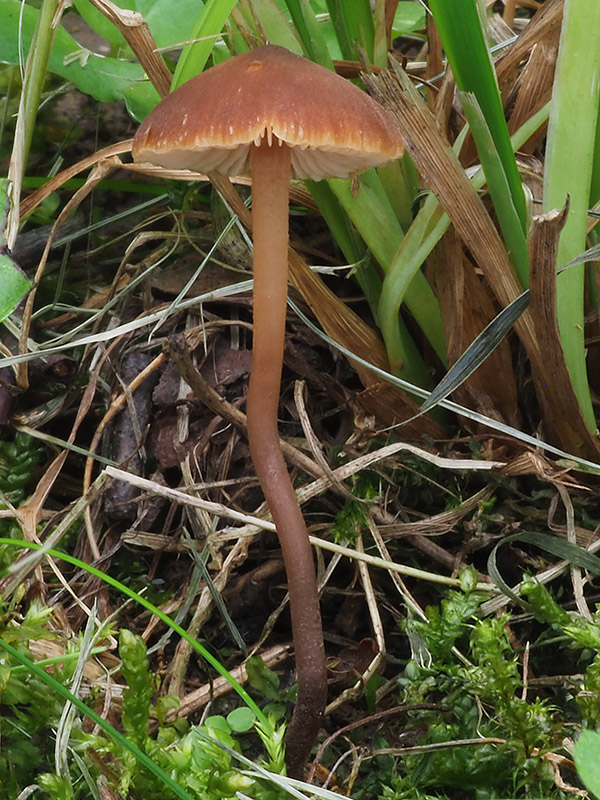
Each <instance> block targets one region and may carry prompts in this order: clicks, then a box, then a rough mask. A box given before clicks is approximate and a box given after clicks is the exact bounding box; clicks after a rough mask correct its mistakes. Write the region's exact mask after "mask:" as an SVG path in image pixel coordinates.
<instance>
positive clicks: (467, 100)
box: [460, 92, 529, 289]
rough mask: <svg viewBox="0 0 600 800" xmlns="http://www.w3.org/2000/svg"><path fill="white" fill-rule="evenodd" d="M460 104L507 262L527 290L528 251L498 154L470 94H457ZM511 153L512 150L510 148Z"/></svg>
mask: <svg viewBox="0 0 600 800" xmlns="http://www.w3.org/2000/svg"><path fill="white" fill-rule="evenodd" d="M460 95H461V100H462V104H463V109H464V112H465V116H466V118H467V122H468V123H469V128H470V129H471V134H472V135H473V139H474V141H475V144H476V146H477V152H478V153H479V158H480V160H481V166H482V168H483V172H484V174H485V178H486V181H487V185H488V191H489V193H490V195H491V198H492V203H493V205H494V210H495V212H496V216H497V217H498V224H499V225H500V230H501V231H502V235H503V238H504V243H505V244H506V247H507V248H508V252H509V254H510V258H511V261H512V263H513V266H514V268H515V272H516V273H517V275H518V277H519V280H520V282H521V286H522V287H523V288H525V289H526V288H527V287H528V286H529V249H528V246H527V237H526V236H525V233H524V231H523V228H522V226H521V221H520V219H519V214H518V212H517V209H516V208H515V204H514V202H513V195H512V193H511V191H510V186H509V184H508V180H507V177H506V172H505V170H504V168H503V166H502V161H501V159H500V154H499V153H498V150H497V149H496V144H495V142H494V138H493V136H492V134H491V131H490V129H489V127H488V124H487V122H486V121H485V117H484V116H483V113H482V111H481V108H480V106H479V103H478V102H477V98H476V97H475V95H474V94H472V93H471V92H461V93H460ZM511 152H512V147H511Z"/></svg>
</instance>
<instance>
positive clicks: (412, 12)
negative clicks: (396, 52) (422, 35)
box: [392, 0, 427, 36]
mask: <svg viewBox="0 0 600 800" xmlns="http://www.w3.org/2000/svg"><path fill="white" fill-rule="evenodd" d="M426 22H427V13H426V11H425V7H424V6H423V5H421V3H414V2H412V0H400V2H399V3H398V8H397V9H396V14H395V16H394V24H393V25H392V33H393V35H394V36H402V35H403V34H405V33H412V32H413V31H419V30H421V28H424V27H425V24H426Z"/></svg>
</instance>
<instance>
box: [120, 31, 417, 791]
mask: <svg viewBox="0 0 600 800" xmlns="http://www.w3.org/2000/svg"><path fill="white" fill-rule="evenodd" d="M132 152H133V157H134V159H135V160H136V161H149V162H151V163H153V164H158V165H160V166H163V167H166V168H169V169H191V170H198V171H201V172H205V173H209V174H210V173H211V172H212V173H215V172H216V173H220V174H223V175H229V176H235V175H243V174H247V173H251V174H252V229H253V241H254V261H253V264H254V323H253V344H252V371H251V375H250V385H249V390H248V399H247V425H248V441H249V444H250V454H251V456H252V461H253V463H254V467H255V469H256V473H257V475H258V479H259V481H260V485H261V487H262V490H263V493H264V495H265V498H266V500H267V503H268V505H269V508H270V511H271V515H272V517H273V521H274V523H275V526H276V528H277V534H278V537H279V542H280V545H281V550H282V554H283V560H284V563H285V569H286V573H287V582H288V588H289V598H290V612H291V618H292V633H293V639H294V648H295V654H296V667H297V676H298V697H297V702H296V706H295V709H294V713H293V716H292V720H291V722H290V725H289V727H288V731H287V735H286V763H287V769H288V774H290V775H292V776H293V777H301V776H302V771H303V766H304V764H305V762H306V759H307V758H308V755H309V753H310V749H311V747H312V745H313V743H314V740H315V738H316V736H317V733H318V730H319V724H320V719H321V716H322V714H323V709H324V707H325V701H326V694H327V670H326V661H325V649H324V645H323V632H322V626H321V615H320V610H319V596H318V587H317V580H316V573H315V567H314V562H313V556H312V550H311V547H310V543H309V540H308V533H307V530H306V525H305V523H304V519H303V517H302V512H301V511H300V507H299V505H298V501H297V499H296V494H295V492H294V488H293V486H292V482H291V480H290V477H289V474H288V471H287V468H286V465H285V461H284V459H283V455H282V453H281V448H280V444H279V433H278V429H277V409H278V402H279V391H280V383H281V370H282V364H283V351H284V339H285V318H286V307H287V303H286V298H287V280H288V278H287V275H288V202H289V199H288V198H289V182H290V178H291V177H292V176H294V177H296V178H300V179H303V178H310V179H312V180H320V179H322V178H333V177H336V178H346V177H349V176H354V175H356V174H357V173H358V172H361V171H363V170H365V169H367V168H369V167H372V166H378V165H380V164H384V163H386V162H387V161H389V160H391V159H394V158H397V157H398V156H400V155H401V154H402V144H401V141H400V138H399V135H398V133H397V131H396V130H395V128H394V124H393V122H392V121H391V119H390V118H389V117H388V115H387V113H386V112H385V111H384V110H383V108H382V107H381V106H380V105H378V104H377V103H376V102H375V101H374V100H372V99H371V98H370V97H369V96H368V95H366V94H365V93H364V92H363V91H361V90H360V89H359V88H357V87H356V86H354V85H353V84H351V83H349V82H348V81H346V80H344V79H343V78H340V77H339V76H338V75H336V74H335V73H333V72H331V71H329V70H327V69H325V68H323V67H320V66H318V65H317V64H314V63H313V62H311V61H308V60H306V59H304V58H302V57H300V56H297V55H294V54H293V53H291V52H289V51H288V50H286V49H284V48H282V47H277V46H273V45H267V46H264V47H259V48H257V49H255V50H251V51H249V52H246V53H243V54H242V55H238V56H234V57H233V58H230V59H229V60H228V61H225V62H223V63H221V64H218V65H217V66H214V67H212V68H210V69H208V70H206V72H203V73H202V74H200V75H198V76H196V77H195V78H192V79H191V80H189V81H188V82H187V83H185V84H184V85H182V86H181V87H180V88H179V89H177V90H176V91H174V92H173V93H172V94H170V95H169V96H168V97H166V98H165V99H164V100H162V101H161V102H160V103H159V104H158V105H157V106H156V108H155V109H154V110H153V111H152V112H151V113H150V114H149V115H148V117H147V118H146V119H145V121H144V122H143V124H142V125H141V127H140V128H139V130H138V132H137V133H136V135H135V139H134V141H133V151H132Z"/></svg>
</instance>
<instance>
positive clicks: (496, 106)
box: [429, 0, 593, 232]
mask: <svg viewBox="0 0 600 800" xmlns="http://www.w3.org/2000/svg"><path fill="white" fill-rule="evenodd" d="M591 1H592V2H593V0H591ZM429 7H430V8H431V11H432V13H433V17H434V19H435V23H436V25H437V28H438V31H439V34H440V38H441V40H442V44H443V46H444V49H445V51H446V54H447V57H448V61H449V63H450V66H451V67H452V72H453V73H454V77H455V78H456V83H457V86H458V87H459V89H461V90H462V91H463V92H472V93H473V94H474V95H475V97H476V98H477V102H478V103H479V106H480V108H481V111H482V112H483V116H484V117H485V120H486V122H487V124H488V127H489V129H490V132H491V135H492V137H493V139H494V144H495V146H496V150H497V151H498V156H499V158H500V160H501V162H502V166H503V168H504V171H505V173H506V180H507V181H508V185H509V187H510V192H511V194H512V199H513V203H514V206H515V208H516V210H517V214H518V216H519V220H520V223H521V227H522V229H523V231H524V232H525V231H526V229H527V214H526V207H525V195H524V193H523V187H522V185H521V179H520V177H519V171H518V169H517V164H516V161H515V157H514V154H513V151H512V148H511V146H510V137H509V135H508V128H507V125H506V120H505V118H504V109H503V107H502V98H501V97H500V91H499V89H498V82H497V80H496V73H495V72H494V67H493V63H492V57H491V53H490V50H489V48H488V45H487V42H486V38H485V34H484V30H483V26H482V21H481V17H480V15H479V9H478V2H477V0H451V2H448V0H431V2H430V3H429Z"/></svg>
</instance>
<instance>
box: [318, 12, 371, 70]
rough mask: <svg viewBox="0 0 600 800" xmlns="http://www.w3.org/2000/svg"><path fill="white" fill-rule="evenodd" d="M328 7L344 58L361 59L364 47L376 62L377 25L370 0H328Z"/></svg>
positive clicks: (368, 55)
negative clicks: (360, 51)
mask: <svg viewBox="0 0 600 800" xmlns="http://www.w3.org/2000/svg"><path fill="white" fill-rule="evenodd" d="M327 8H328V9H329V15H330V17H331V20H332V23H333V26H334V28H335V30H336V33H337V37H338V42H339V44H340V48H341V50H342V53H343V56H344V58H345V59H347V60H349V61H357V60H359V48H362V49H363V50H364V51H365V52H366V54H367V57H368V59H369V61H370V62H371V63H374V62H373V59H374V47H375V25H374V22H373V12H372V10H371V3H370V2H369V0H327ZM357 45H358V47H357Z"/></svg>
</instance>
